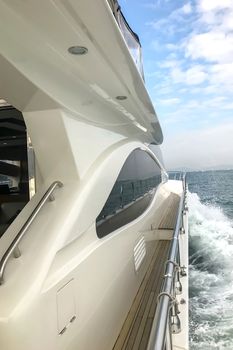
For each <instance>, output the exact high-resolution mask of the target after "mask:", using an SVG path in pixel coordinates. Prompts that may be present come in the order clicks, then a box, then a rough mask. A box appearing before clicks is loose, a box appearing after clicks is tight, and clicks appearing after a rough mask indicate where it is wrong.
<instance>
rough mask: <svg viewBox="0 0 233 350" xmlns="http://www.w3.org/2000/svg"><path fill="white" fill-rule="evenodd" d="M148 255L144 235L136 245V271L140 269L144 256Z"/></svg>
mask: <svg viewBox="0 0 233 350" xmlns="http://www.w3.org/2000/svg"><path fill="white" fill-rule="evenodd" d="M145 256H146V242H145V238H144V237H143V236H142V237H141V238H140V239H139V241H138V243H137V244H136V246H135V247H134V265H135V270H136V272H137V271H138V270H139V268H140V266H141V264H142V262H143V260H144V258H145Z"/></svg>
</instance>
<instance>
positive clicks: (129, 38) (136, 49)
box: [117, 8, 144, 80]
mask: <svg viewBox="0 0 233 350" xmlns="http://www.w3.org/2000/svg"><path fill="white" fill-rule="evenodd" d="M117 21H118V24H119V27H120V29H121V32H122V35H123V37H124V39H125V41H126V44H127V46H128V48H129V51H130V53H131V56H132V57H133V60H134V62H135V64H136V66H137V68H138V70H139V72H140V74H141V76H142V78H143V80H144V72H143V65H142V49H141V44H140V41H139V38H138V36H137V34H135V33H134V32H133V31H132V29H131V28H130V26H129V24H128V23H127V21H126V19H125V17H124V15H123V14H122V12H121V10H120V8H118V11H117Z"/></svg>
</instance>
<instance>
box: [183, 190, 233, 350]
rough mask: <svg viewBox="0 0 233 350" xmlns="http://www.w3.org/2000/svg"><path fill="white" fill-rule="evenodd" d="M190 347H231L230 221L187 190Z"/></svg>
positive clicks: (232, 234)
mask: <svg viewBox="0 0 233 350" xmlns="http://www.w3.org/2000/svg"><path fill="white" fill-rule="evenodd" d="M189 203H190V205H189V207H190V217H189V231H190V242H189V250H190V251H189V253H190V258H189V264H190V266H189V268H190V280H189V283H190V286H189V293H190V349H191V350H197V349H201V350H212V349H218V350H222V349H224V350H226V349H227V350H232V349H233V307H232V305H233V225H232V222H231V221H230V220H229V219H228V218H227V217H226V216H225V215H224V214H223V212H222V210H221V209H220V208H218V207H214V206H211V205H206V204H202V203H201V202H200V199H199V197H198V195H197V194H196V193H190V194H189Z"/></svg>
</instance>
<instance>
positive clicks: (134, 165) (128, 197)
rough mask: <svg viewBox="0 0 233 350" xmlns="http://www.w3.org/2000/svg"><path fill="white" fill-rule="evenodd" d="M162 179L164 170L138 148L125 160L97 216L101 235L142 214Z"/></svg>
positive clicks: (98, 232)
mask: <svg viewBox="0 0 233 350" xmlns="http://www.w3.org/2000/svg"><path fill="white" fill-rule="evenodd" d="M160 182H161V169H160V168H159V166H158V165H157V163H156V162H155V161H154V160H153V158H152V157H151V156H150V155H149V154H148V153H147V152H145V151H142V150H140V149H136V150H134V151H133V152H132V153H131V154H130V155H129V157H128V158H127V160H126V161H125V163H124V165H123V167H122V169H121V172H120V174H119V176H118V178H117V180H116V182H115V184H114V186H113V188H112V191H111V193H110V195H109V197H108V199H107V201H106V203H105V205H104V207H103V209H102V211H101V213H100V214H99V216H98V217H97V219H96V231H97V235H98V237H99V238H101V237H104V236H106V235H108V234H109V233H111V232H113V231H115V230H116V229H118V228H119V227H121V226H124V225H126V224H128V223H129V222H130V221H132V220H134V219H136V218H137V217H138V216H140V215H141V214H142V213H143V212H144V211H145V210H146V208H147V207H148V206H149V204H150V202H151V200H152V198H153V196H154V194H155V189H156V187H157V186H158V185H159V184H160Z"/></svg>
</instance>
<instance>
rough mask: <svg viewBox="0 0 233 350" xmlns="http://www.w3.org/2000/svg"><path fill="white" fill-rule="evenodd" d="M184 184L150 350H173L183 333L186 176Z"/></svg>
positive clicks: (148, 347) (148, 349) (150, 341)
mask: <svg viewBox="0 0 233 350" xmlns="http://www.w3.org/2000/svg"><path fill="white" fill-rule="evenodd" d="M182 182H183V193H182V196H181V198H180V203H179V208H178V213H177V221H176V226H175V229H174V233H173V238H172V240H171V243H170V250H169V255H168V260H167V262H166V266H165V274H164V280H163V285H162V288H161V292H160V294H159V296H158V303H157V308H156V313H155V318H154V321H153V325H152V329H151V334H150V338H149V343H148V346H147V350H164V349H166V350H171V349H172V333H179V332H180V330H181V325H180V320H179V317H178V303H177V300H176V295H177V294H181V290H182V286H181V283H180V274H181V275H182V274H183V275H185V271H184V268H183V267H181V266H180V254H179V235H180V234H183V233H184V227H183V226H184V225H183V219H184V215H186V213H187V210H188V208H187V184H186V176H185V175H183V178H182Z"/></svg>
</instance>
